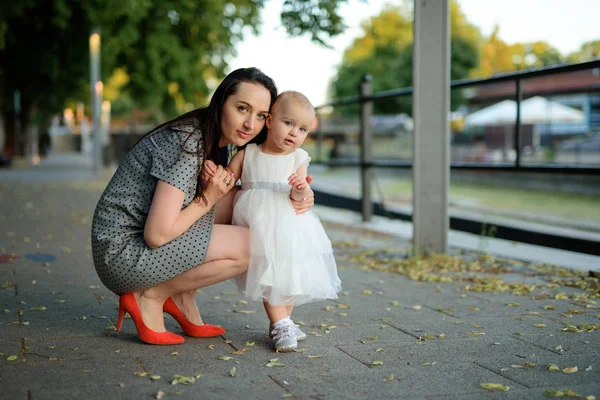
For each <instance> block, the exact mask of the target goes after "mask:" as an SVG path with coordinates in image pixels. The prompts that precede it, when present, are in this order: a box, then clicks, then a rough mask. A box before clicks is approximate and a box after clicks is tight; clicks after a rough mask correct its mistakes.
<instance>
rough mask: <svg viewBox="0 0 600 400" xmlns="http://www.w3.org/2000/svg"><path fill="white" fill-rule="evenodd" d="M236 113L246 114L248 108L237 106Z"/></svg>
mask: <svg viewBox="0 0 600 400" xmlns="http://www.w3.org/2000/svg"><path fill="white" fill-rule="evenodd" d="M238 111H240V112H246V111H248V108H247V107H244V106H238Z"/></svg>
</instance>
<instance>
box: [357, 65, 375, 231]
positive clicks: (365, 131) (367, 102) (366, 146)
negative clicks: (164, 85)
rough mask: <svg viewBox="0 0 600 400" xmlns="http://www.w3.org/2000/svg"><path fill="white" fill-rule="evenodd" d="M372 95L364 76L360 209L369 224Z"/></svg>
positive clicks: (371, 206) (361, 104) (368, 81)
mask: <svg viewBox="0 0 600 400" xmlns="http://www.w3.org/2000/svg"><path fill="white" fill-rule="evenodd" d="M372 94H373V86H372V85H371V76H370V75H364V76H363V78H362V80H361V82H360V162H361V163H360V174H361V185H362V201H361V203H362V204H361V209H362V215H363V221H365V222H369V221H371V218H372V217H373V201H372V199H371V176H372V174H373V167H372V165H371V162H372V152H371V142H372V136H373V135H372V129H371V116H372V115H373V100H371V99H370V96H371V95H372Z"/></svg>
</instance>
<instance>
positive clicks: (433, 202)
mask: <svg viewBox="0 0 600 400" xmlns="http://www.w3.org/2000/svg"><path fill="white" fill-rule="evenodd" d="M449 3H450V1H449V0H436V1H425V0H415V2H414V4H415V22H414V38H415V41H414V45H413V119H414V133H413V135H414V145H413V146H414V152H413V154H414V161H413V178H414V190H413V210H414V211H413V242H414V249H415V251H416V252H418V253H445V252H446V251H447V250H448V229H449V225H450V220H449V217H448V186H449V181H450V132H449V123H448V112H449V110H450V10H449Z"/></svg>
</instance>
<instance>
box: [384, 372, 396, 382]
mask: <svg viewBox="0 0 600 400" xmlns="http://www.w3.org/2000/svg"><path fill="white" fill-rule="evenodd" d="M392 379H394V375H392V374H389V375H388V376H387V378H385V379H384V380H383V381H384V382H389V381H391V380H392Z"/></svg>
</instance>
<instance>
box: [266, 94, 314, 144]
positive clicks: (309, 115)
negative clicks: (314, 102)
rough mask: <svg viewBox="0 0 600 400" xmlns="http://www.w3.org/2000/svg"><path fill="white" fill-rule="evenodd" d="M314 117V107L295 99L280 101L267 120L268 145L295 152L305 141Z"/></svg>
mask: <svg viewBox="0 0 600 400" xmlns="http://www.w3.org/2000/svg"><path fill="white" fill-rule="evenodd" d="M314 119H315V112H314V110H313V109H312V107H309V106H307V105H305V104H303V103H301V102H299V101H296V100H294V99H282V101H278V102H277V103H276V104H275V105H274V106H273V109H272V110H271V114H270V116H269V119H268V120H267V126H268V127H269V134H268V136H267V144H268V147H269V148H270V149H271V150H273V151H277V152H281V153H285V154H289V153H291V152H293V151H294V150H296V149H297V148H298V147H300V146H302V143H304V140H305V139H306V135H308V132H309V129H310V127H311V125H312V123H313V120H314Z"/></svg>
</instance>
